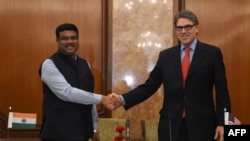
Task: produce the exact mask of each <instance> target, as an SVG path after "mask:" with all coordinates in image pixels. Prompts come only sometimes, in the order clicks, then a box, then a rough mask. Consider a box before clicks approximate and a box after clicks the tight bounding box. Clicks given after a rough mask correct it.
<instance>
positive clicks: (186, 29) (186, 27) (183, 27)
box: [175, 24, 195, 31]
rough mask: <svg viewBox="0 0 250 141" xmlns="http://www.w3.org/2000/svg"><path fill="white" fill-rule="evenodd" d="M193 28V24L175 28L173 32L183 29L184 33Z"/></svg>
mask: <svg viewBox="0 0 250 141" xmlns="http://www.w3.org/2000/svg"><path fill="white" fill-rule="evenodd" d="M193 26H195V24H193V25H190V24H188V25H184V26H176V27H175V30H176V31H182V30H183V29H185V31H190V30H191V29H192V28H193Z"/></svg>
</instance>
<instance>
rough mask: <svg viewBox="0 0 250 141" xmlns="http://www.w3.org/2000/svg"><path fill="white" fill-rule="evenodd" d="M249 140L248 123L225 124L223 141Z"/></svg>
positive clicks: (249, 128) (249, 130) (249, 129)
mask: <svg viewBox="0 0 250 141" xmlns="http://www.w3.org/2000/svg"><path fill="white" fill-rule="evenodd" d="M232 139H233V140H235V141H250V125H225V126H224V140H225V141H229V140H230V141H231V140H232Z"/></svg>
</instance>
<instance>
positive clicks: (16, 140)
mask: <svg viewBox="0 0 250 141" xmlns="http://www.w3.org/2000/svg"><path fill="white" fill-rule="evenodd" d="M0 141H40V139H39V138H10V139H6V138H0Z"/></svg>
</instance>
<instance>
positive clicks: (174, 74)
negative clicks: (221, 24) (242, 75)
mask: <svg viewBox="0 0 250 141" xmlns="http://www.w3.org/2000/svg"><path fill="white" fill-rule="evenodd" d="M174 27H175V32H176V35H177V38H178V40H179V44H178V45H176V46H173V47H171V48H168V49H165V50H163V51H161V52H160V54H159V58H158V61H157V63H156V65H155V67H154V68H153V70H152V71H151V73H150V75H149V78H148V79H147V80H146V82H145V83H144V84H141V85H139V86H138V87H137V88H135V89H133V90H131V91H129V92H128V93H125V94H122V95H120V96H118V95H110V97H112V96H113V97H117V100H119V101H120V102H121V103H120V104H121V105H124V108H125V109H126V110H127V109H129V108H131V107H133V106H135V105H137V104H139V103H141V102H143V101H145V100H146V99H148V98H149V97H150V96H152V95H153V94H154V93H155V92H156V91H157V89H158V88H159V87H160V85H161V84H163V86H164V101H163V107H162V109H161V110H160V120H159V126H158V139H159V141H213V140H219V141H223V140H224V137H223V134H224V127H223V125H224V109H225V108H226V109H227V110H228V111H229V112H230V111H231V105H230V97H229V92H228V88H227V80H226V75H225V66H224V62H223V56H222V53H221V50H220V48H218V47H216V46H214V45H209V44H206V43H203V42H200V41H199V40H198V39H197V34H198V19H197V17H196V15H195V14H194V13H193V12H191V11H189V10H182V11H179V12H178V13H177V14H176V15H175V17H174ZM186 48H188V50H189V53H188V54H189V58H188V62H189V63H190V65H189V69H188V71H187V70H186V71H187V76H186V78H183V75H185V74H183V72H184V70H183V69H182V64H183V60H184V58H185V57H184V56H185V54H187V52H186V51H185V49H186ZM184 79H185V80H184ZM214 88H215V89H214ZM213 90H215V99H214V97H213ZM117 106H120V105H115V104H113V105H112V104H109V105H106V107H107V108H109V109H115V108H116V107H117Z"/></svg>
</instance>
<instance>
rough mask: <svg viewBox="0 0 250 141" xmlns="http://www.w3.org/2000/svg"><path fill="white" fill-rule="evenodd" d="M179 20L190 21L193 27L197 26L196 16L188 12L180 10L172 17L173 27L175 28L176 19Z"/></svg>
mask: <svg viewBox="0 0 250 141" xmlns="http://www.w3.org/2000/svg"><path fill="white" fill-rule="evenodd" d="M180 18H186V19H189V20H190V21H192V22H193V23H194V24H195V25H198V24H199V23H198V19H197V17H196V15H195V14H194V13H193V12H192V11H189V10H185V9H184V10H181V11H179V12H178V13H177V14H176V15H175V16H174V26H176V23H177V21H178V19H180Z"/></svg>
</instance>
